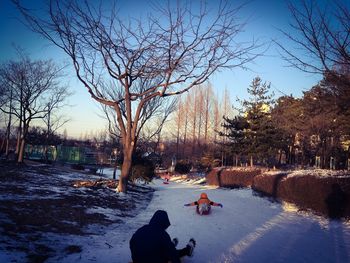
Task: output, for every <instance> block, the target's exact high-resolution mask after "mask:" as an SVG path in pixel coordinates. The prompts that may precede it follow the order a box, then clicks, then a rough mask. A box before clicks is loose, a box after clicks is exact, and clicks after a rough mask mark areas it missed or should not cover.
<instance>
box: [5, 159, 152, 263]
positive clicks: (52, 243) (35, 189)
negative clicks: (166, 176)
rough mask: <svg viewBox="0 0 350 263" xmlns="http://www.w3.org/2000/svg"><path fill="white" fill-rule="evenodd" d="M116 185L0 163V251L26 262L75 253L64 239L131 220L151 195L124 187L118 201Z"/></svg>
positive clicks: (61, 171) (37, 167) (78, 248)
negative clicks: (124, 194)
mask: <svg viewBox="0 0 350 263" xmlns="http://www.w3.org/2000/svg"><path fill="white" fill-rule="evenodd" d="M82 182H85V183H82ZM86 182H87V183H86ZM116 183H117V181H113V180H109V179H107V178H100V177H98V176H95V175H87V174H84V173H79V172H76V171H70V170H67V169H65V168H62V167H60V166H56V167H55V166H49V165H21V166H18V165H16V164H14V163H6V162H0V249H3V250H5V251H6V252H7V253H14V254H15V253H18V252H22V253H24V254H25V255H26V260H27V262H45V261H46V260H47V259H48V258H50V257H55V256H58V255H59V256H64V255H67V254H72V253H80V252H81V251H82V247H81V246H79V245H77V244H75V243H74V241H72V243H69V242H68V243H67V239H68V240H76V237H78V238H79V237H83V236H87V235H99V234H103V233H105V231H107V230H106V228H107V227H108V226H110V225H112V224H113V225H116V226H117V225H118V224H123V223H124V222H125V220H127V219H129V218H131V217H134V216H136V215H137V214H138V212H139V211H140V209H144V208H145V207H146V206H147V204H148V202H149V201H150V200H151V198H152V196H153V190H152V189H151V188H150V187H146V186H133V185H130V187H129V190H128V194H127V197H122V198H121V197H120V196H119V195H118V194H117V193H116V192H115V191H114V189H115V185H116ZM84 184H85V185H84ZM67 237H68V238H67ZM69 237H74V238H69ZM13 262H16V260H13Z"/></svg>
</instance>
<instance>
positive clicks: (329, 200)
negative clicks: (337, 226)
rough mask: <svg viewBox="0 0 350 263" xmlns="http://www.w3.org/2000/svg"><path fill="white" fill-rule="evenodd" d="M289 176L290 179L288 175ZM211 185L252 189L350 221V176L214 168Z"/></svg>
mask: <svg viewBox="0 0 350 263" xmlns="http://www.w3.org/2000/svg"><path fill="white" fill-rule="evenodd" d="M288 175H289V176H288ZM207 183H208V184H211V185H217V186H222V187H248V186H251V187H252V189H253V190H255V191H258V192H260V193H262V194H264V195H268V196H272V197H275V198H279V199H282V200H285V201H288V202H292V203H295V204H297V205H298V207H300V208H301V209H312V210H313V211H315V212H316V213H319V214H323V215H328V216H329V217H332V218H338V217H347V218H350V176H349V175H346V176H337V175H333V176H332V175H329V176H324V175H317V174H315V173H314V172H312V171H310V172H309V173H304V174H299V175H292V172H275V173H268V172H264V171H262V170H260V169H246V170H243V169H230V170H225V169H222V168H221V169H214V170H212V171H211V173H209V174H208V175H207Z"/></svg>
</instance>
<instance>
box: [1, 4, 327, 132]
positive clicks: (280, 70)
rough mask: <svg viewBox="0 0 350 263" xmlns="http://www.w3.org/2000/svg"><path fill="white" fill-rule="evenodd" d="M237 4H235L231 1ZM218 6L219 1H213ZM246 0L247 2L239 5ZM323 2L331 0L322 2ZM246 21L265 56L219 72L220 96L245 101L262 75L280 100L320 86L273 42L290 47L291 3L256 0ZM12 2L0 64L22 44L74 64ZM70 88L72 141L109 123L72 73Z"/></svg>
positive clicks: (133, 7)
mask: <svg viewBox="0 0 350 263" xmlns="http://www.w3.org/2000/svg"><path fill="white" fill-rule="evenodd" d="M44 1H45V0H42V1H38V0H25V1H23V2H24V5H25V6H26V7H30V8H34V9H40V8H41V7H42V6H43V2H44ZM232 1H233V0H232ZM208 2H209V4H210V5H216V4H217V3H218V2H219V1H216V0H213V1H208ZM234 2H242V1H234ZM318 2H321V3H323V4H325V3H327V1H326V0H323V1H318ZM117 3H118V4H119V6H120V13H121V14H123V15H126V16H130V17H131V16H133V15H134V14H137V13H138V12H144V10H148V8H149V1H141V0H136V1H135V0H127V1H124V0H120V1H118V2H117ZM241 16H242V18H243V19H248V23H247V26H246V28H245V32H244V33H243V37H244V38H246V39H250V40H251V39H253V38H254V39H260V41H261V42H264V43H266V47H267V46H269V48H268V49H267V51H266V52H265V53H264V55H263V56H261V57H259V58H258V59H256V60H255V61H254V63H251V64H249V65H247V66H248V68H249V69H248V70H242V69H234V70H233V71H223V72H218V73H216V74H215V75H214V76H212V78H211V79H210V81H211V83H212V85H213V87H214V89H215V90H216V92H217V93H218V94H223V90H224V89H225V88H226V89H228V91H229V94H230V97H231V101H232V103H234V102H235V98H236V97H238V98H241V99H242V98H246V97H247V92H246V90H247V87H248V86H249V84H250V83H251V81H252V79H253V78H254V77H256V76H260V78H261V79H262V80H263V81H267V82H270V83H271V89H272V91H273V92H274V93H275V95H276V96H282V95H291V94H292V95H293V96H296V97H300V96H302V92H303V91H306V90H308V89H310V88H311V87H312V86H313V85H315V84H317V82H318V81H319V80H320V76H317V75H316V76H315V75H310V74H306V73H303V72H300V71H299V70H297V69H294V68H291V67H289V66H288V64H287V63H286V62H285V61H284V60H283V59H282V58H281V56H280V54H279V50H278V48H277V46H276V45H275V44H273V42H272V40H277V41H282V42H283V43H285V44H286V45H287V46H288V45H289V43H288V42H285V38H283V35H282V34H281V33H280V31H279V30H278V29H282V30H286V31H288V30H289V23H290V22H291V19H290V15H289V11H288V8H287V4H286V2H285V1H283V0H269V1H265V0H251V1H249V2H248V4H247V5H246V6H245V7H244V9H243V10H242V13H241ZM19 18H21V16H20V14H19V12H18V11H17V10H16V8H15V7H14V5H13V4H12V3H11V1H10V0H0V54H1V55H0V63H2V62H5V61H7V60H9V59H16V51H15V49H14V48H13V45H17V46H20V47H21V48H22V49H24V51H25V52H26V53H27V54H28V55H29V56H30V57H31V58H32V59H53V60H54V61H55V62H56V63H58V64H59V65H63V64H64V63H67V62H68V63H69V60H68V57H67V56H66V55H65V54H64V53H63V52H62V51H61V50H59V49H58V48H57V47H55V46H53V45H52V44H50V43H48V42H47V41H46V40H44V39H43V38H42V37H41V36H39V35H37V34H35V33H33V32H31V31H30V30H29V29H28V28H27V27H26V26H25V25H23V24H22V23H21V22H20V21H19ZM63 81H64V82H65V83H66V84H67V85H69V87H70V90H71V91H73V92H74V94H73V95H72V96H71V97H70V98H69V104H70V105H71V106H70V107H69V108H67V109H66V110H65V114H66V115H67V116H68V117H70V119H71V121H70V122H69V123H68V124H66V125H65V126H64V128H62V130H61V132H63V129H66V130H67V132H68V135H69V136H71V137H79V136H80V135H84V134H86V133H90V132H92V131H96V130H102V129H104V128H105V121H104V120H103V119H102V118H101V111H100V110H99V106H98V105H97V103H95V102H94V101H93V100H92V99H91V98H90V96H89V95H88V92H87V90H86V89H85V88H84V87H83V86H82V85H81V84H80V83H79V82H78V80H77V79H76V77H75V76H74V74H73V72H72V71H69V69H68V72H67V76H66V78H65V79H64V80H63Z"/></svg>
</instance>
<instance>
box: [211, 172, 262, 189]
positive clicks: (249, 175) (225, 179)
mask: <svg viewBox="0 0 350 263" xmlns="http://www.w3.org/2000/svg"><path fill="white" fill-rule="evenodd" d="M258 174H261V170H260V169H255V168H253V169H252V168H244V169H242V168H237V169H235V168H233V169H223V168H217V169H213V170H212V171H211V172H210V173H209V174H208V175H207V183H208V184H210V185H217V186H221V187H249V186H251V185H252V184H253V179H254V177H255V176H256V175H258Z"/></svg>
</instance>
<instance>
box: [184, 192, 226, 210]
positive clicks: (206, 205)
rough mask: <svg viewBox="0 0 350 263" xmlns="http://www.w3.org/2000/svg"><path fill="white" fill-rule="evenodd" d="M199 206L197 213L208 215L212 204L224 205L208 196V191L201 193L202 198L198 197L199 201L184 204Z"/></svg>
mask: <svg viewBox="0 0 350 263" xmlns="http://www.w3.org/2000/svg"><path fill="white" fill-rule="evenodd" d="M195 205H196V206H197V213H198V214H200V215H207V214H209V212H210V209H211V206H212V205H213V206H220V207H221V208H222V207H223V205H222V204H220V203H215V202H213V201H211V200H210V199H209V198H208V195H207V194H206V193H201V196H200V198H199V199H198V201H195V202H192V203H189V204H185V205H184V206H195Z"/></svg>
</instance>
